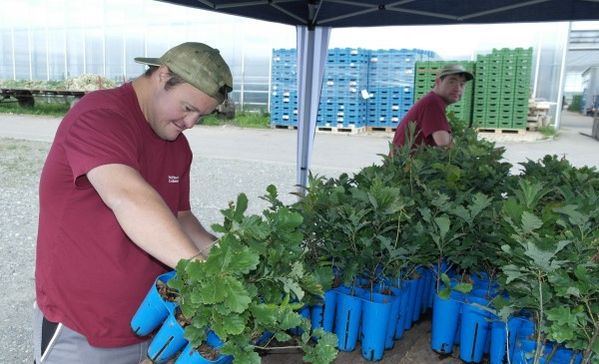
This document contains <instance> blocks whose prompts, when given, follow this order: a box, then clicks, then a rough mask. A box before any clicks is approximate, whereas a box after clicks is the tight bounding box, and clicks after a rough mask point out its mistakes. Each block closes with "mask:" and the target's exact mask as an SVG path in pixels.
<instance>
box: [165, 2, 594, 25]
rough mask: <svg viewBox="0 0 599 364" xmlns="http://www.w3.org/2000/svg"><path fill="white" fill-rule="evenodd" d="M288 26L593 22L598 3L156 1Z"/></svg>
mask: <svg viewBox="0 0 599 364" xmlns="http://www.w3.org/2000/svg"><path fill="white" fill-rule="evenodd" d="M159 1H163V2H167V3H172V4H178V5H184V6H190V7H194V8H198V9H204V10H212V11H217V12H221V13H226V14H231V15H239V16H244V17H249V18H254V19H260V20H266V21H271V22H277V23H283V24H289V25H306V26H308V27H312V26H327V27H333V28H335V27H367V26H389V25H436V24H439V25H441V24H479V23H516V22H542V21H568V20H572V21H574V20H595V19H599V0H529V1H526V0H525V1H522V0H401V1H385V0H378V1H377V0H359V1H357V0H356V1H348V0H253V1H252V0H159Z"/></svg>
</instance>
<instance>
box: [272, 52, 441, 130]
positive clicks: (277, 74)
mask: <svg viewBox="0 0 599 364" xmlns="http://www.w3.org/2000/svg"><path fill="white" fill-rule="evenodd" d="M437 58H438V57H437V55H436V54H435V53H434V52H432V51H427V50H421V49H401V50H395V49H389V50H368V49H363V48H335V49H330V50H329V51H328V54H327V63H326V66H325V72H324V77H323V82H322V94H321V98H320V104H319V109H318V117H317V127H320V128H330V127H333V128H363V127H384V128H395V127H397V125H398V123H399V121H400V120H401V118H402V117H403V115H404V114H405V113H406V112H407V111H408V109H409V108H410V106H411V105H412V103H413V101H414V66H415V62H416V61H421V60H430V59H437ZM272 60H273V61H272V79H271V111H270V113H271V124H272V125H273V126H287V127H289V126H297V71H296V62H297V61H296V51H295V49H275V50H273V54H272Z"/></svg>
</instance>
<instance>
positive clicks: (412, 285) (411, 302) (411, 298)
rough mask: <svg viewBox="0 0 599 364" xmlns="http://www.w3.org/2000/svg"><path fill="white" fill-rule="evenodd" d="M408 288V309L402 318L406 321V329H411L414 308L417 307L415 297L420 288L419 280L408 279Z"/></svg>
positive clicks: (406, 282) (406, 285)
mask: <svg viewBox="0 0 599 364" xmlns="http://www.w3.org/2000/svg"><path fill="white" fill-rule="evenodd" d="M404 284H405V287H406V290H407V291H408V295H407V299H406V311H405V316H404V317H403V318H402V319H403V321H404V329H405V330H409V329H410V328H412V318H413V317H414V308H415V299H416V292H417V290H418V281H417V280H415V279H410V280H408V281H404Z"/></svg>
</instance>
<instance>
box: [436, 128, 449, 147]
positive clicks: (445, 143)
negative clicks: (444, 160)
mask: <svg viewBox="0 0 599 364" xmlns="http://www.w3.org/2000/svg"><path fill="white" fill-rule="evenodd" d="M433 140H434V141H435V144H436V145H437V146H439V147H451V146H452V145H453V137H452V136H451V134H449V133H448V132H447V131H445V130H437V131H435V132H433Z"/></svg>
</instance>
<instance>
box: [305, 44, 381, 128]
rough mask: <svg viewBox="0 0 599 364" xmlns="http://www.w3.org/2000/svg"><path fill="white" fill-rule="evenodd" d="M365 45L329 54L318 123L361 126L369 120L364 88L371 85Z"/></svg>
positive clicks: (337, 125)
mask: <svg viewBox="0 0 599 364" xmlns="http://www.w3.org/2000/svg"><path fill="white" fill-rule="evenodd" d="M368 58H369V51H368V50H366V49H361V48H357V49H350V48H335V49H330V50H329V51H328V54H327V63H326V66H325V71H324V78H323V84H322V93H321V96H320V104H319V107H318V116H317V119H316V125H317V126H319V127H340V128H359V127H363V126H364V124H365V122H366V110H367V102H366V100H365V99H364V98H363V97H361V91H362V90H366V89H367V87H368Z"/></svg>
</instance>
